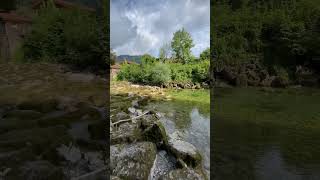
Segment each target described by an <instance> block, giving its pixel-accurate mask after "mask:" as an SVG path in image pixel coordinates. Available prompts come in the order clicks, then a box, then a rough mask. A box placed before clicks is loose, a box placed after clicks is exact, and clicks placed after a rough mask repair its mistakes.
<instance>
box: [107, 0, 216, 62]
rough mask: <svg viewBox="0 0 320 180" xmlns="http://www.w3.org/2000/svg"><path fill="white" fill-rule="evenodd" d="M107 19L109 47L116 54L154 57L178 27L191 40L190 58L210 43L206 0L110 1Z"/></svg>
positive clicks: (208, 9)
mask: <svg viewBox="0 0 320 180" xmlns="http://www.w3.org/2000/svg"><path fill="white" fill-rule="evenodd" d="M110 18H111V23H110V28H111V48H113V49H114V50H115V51H116V53H117V54H130V55H138V54H144V53H150V54H152V55H155V56H158V51H159V48H160V47H161V46H162V45H163V44H164V43H168V42H170V41H171V39H172V36H173V33H174V32H175V31H177V30H178V29H180V28H182V27H184V28H185V29H186V30H187V31H188V32H189V33H190V34H191V36H192V38H193V40H194V44H195V47H194V48H193V49H192V52H193V53H194V55H196V56H198V55H199V53H200V52H201V51H203V50H204V49H205V48H207V47H209V44H210V42H209V40H210V2H209V0H174V1H172V0H131V1H130V0H122V1H116V0H113V1H111V17H110Z"/></svg>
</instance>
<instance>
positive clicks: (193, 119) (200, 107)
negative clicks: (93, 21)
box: [149, 100, 210, 177]
mask: <svg viewBox="0 0 320 180" xmlns="http://www.w3.org/2000/svg"><path fill="white" fill-rule="evenodd" d="M149 106H150V108H152V109H156V110H157V111H158V112H161V113H163V116H162V117H161V118H160V121H161V122H162V124H163V125H164V127H165V129H166V131H167V133H169V134H171V133H173V132H179V134H181V136H182V139H183V140H185V141H187V142H189V143H191V144H192V145H194V146H195V147H196V148H197V149H198V150H199V152H200V154H201V156H202V159H203V169H204V170H205V172H206V174H207V176H208V177H209V175H210V172H209V170H210V107H209V105H208V104H201V103H194V102H189V101H177V100H173V101H156V102H153V103H151V104H150V105H149Z"/></svg>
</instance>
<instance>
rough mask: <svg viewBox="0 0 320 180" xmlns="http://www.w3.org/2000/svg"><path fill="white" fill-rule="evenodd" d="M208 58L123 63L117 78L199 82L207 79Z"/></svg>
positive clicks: (154, 81)
mask: <svg viewBox="0 0 320 180" xmlns="http://www.w3.org/2000/svg"><path fill="white" fill-rule="evenodd" d="M209 62H210V61H209V60H205V61H202V62H199V63H193V64H182V63H162V62H154V63H147V64H146V63H142V64H140V65H138V64H124V65H122V67H121V69H120V72H119V73H118V79H119V80H127V81H130V82H134V83H144V84H151V85H162V84H165V83H170V82H174V83H182V84H184V83H201V82H207V81H208V80H209V66H210V65H209Z"/></svg>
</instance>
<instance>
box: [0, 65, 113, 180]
mask: <svg viewBox="0 0 320 180" xmlns="http://www.w3.org/2000/svg"><path fill="white" fill-rule="evenodd" d="M105 83H106V80H105V79H103V78H101V77H98V76H95V75H93V74H86V73H78V72H72V71H70V70H69V69H68V68H67V67H65V66H62V65H53V64H0V93H1V96H0V147H1V148H0V179H26V180H28V179H48V180H51V179H52V180H56V179H72V178H75V179H106V178H107V177H106V173H105V172H106V166H107V159H108V158H107V157H106V153H105V152H106V150H107V149H106V148H107V146H106V145H107V141H106V140H105V137H106V136H105V128H106V124H107V121H106V120H107V118H106V117H107V114H106V112H107V109H106V101H105V99H106V98H107V97H106V95H105V88H106V86H105Z"/></svg>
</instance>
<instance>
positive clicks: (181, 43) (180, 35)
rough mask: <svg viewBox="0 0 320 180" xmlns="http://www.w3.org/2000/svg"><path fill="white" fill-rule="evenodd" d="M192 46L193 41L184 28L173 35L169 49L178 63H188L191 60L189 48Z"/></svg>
mask: <svg viewBox="0 0 320 180" xmlns="http://www.w3.org/2000/svg"><path fill="white" fill-rule="evenodd" d="M193 46H194V44H193V40H192V38H191V36H190V34H189V33H188V32H187V31H186V30H185V29H184V28H182V29H180V30H178V31H176V32H175V33H174V34H173V38H172V42H171V48H172V51H173V52H174V56H175V59H176V60H177V61H178V62H181V63H188V62H190V61H191V60H192V56H191V48H192V47H193Z"/></svg>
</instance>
